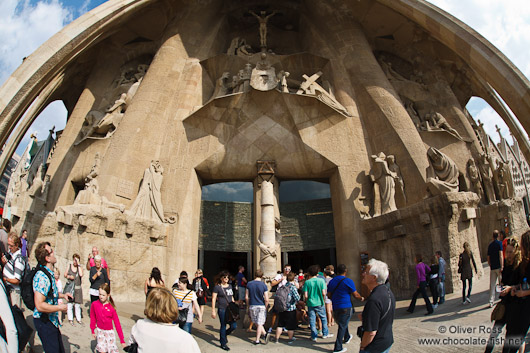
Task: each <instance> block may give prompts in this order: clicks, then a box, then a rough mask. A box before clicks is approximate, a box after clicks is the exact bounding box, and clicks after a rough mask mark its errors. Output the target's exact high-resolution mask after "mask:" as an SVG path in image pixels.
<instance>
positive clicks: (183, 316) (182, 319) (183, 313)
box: [177, 290, 191, 325]
mask: <svg viewBox="0 0 530 353" xmlns="http://www.w3.org/2000/svg"><path fill="white" fill-rule="evenodd" d="M190 293H191V290H190V291H189V292H188V293H186V295H185V296H184V298H182V303H183V304H184V299H186V297H187V296H188V294H190ZM177 302H178V301H177ZM188 311H189V308H184V309H179V316H178V318H177V324H179V325H183V324H185V323H186V321H187V320H188Z"/></svg>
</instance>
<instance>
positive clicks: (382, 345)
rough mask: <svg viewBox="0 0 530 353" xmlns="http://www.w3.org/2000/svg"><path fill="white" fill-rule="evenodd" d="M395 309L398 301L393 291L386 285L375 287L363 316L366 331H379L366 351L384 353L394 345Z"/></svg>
mask: <svg viewBox="0 0 530 353" xmlns="http://www.w3.org/2000/svg"><path fill="white" fill-rule="evenodd" d="M389 299H390V300H389ZM395 309H396V299H395V298H394V294H393V293H392V291H391V290H390V289H388V287H387V286H385V285H384V284H381V285H379V286H377V287H375V288H374V290H373V291H372V293H371V294H370V297H368V300H367V302H366V305H365V306H364V310H363V314H362V317H363V321H362V323H363V328H364V330H365V331H377V333H376V334H375V337H374V339H373V341H372V342H371V343H370V344H369V345H368V346H366V347H365V350H366V351H368V352H384V351H385V350H386V349H388V348H389V347H390V346H391V345H392V343H394V335H393V333H392V324H393V322H394V312H395Z"/></svg>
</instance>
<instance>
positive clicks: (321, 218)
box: [199, 199, 335, 252]
mask: <svg viewBox="0 0 530 353" xmlns="http://www.w3.org/2000/svg"><path fill="white" fill-rule="evenodd" d="M253 212H254V207H253V204H251V203H245V202H220V201H202V204H201V223H200V228H199V234H200V237H199V249H202V250H210V251H233V252H247V251H251V249H252V243H251V242H252V236H251V235H252V228H253V224H252V222H253V221H252V220H253V217H252V213H253ZM280 214H281V233H282V251H284V252H285V251H287V252H290V251H307V250H316V249H328V248H334V247H335V232H334V228H333V211H332V208H331V199H320V200H309V201H299V202H288V203H281V204H280Z"/></svg>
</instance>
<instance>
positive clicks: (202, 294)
mask: <svg viewBox="0 0 530 353" xmlns="http://www.w3.org/2000/svg"><path fill="white" fill-rule="evenodd" d="M192 288H193V290H194V291H195V293H197V302H198V303H199V307H200V308H201V316H204V306H205V305H206V301H207V298H208V292H209V291H210V284H209V283H208V280H207V279H206V277H204V275H203V273H202V270H201V269H200V268H199V269H197V271H195V278H194V279H193V283H192Z"/></svg>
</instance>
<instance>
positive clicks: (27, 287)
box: [20, 265, 53, 311]
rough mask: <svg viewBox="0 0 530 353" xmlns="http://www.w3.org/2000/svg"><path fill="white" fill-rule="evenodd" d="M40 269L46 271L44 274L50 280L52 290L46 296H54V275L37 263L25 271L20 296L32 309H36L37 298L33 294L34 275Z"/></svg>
mask: <svg viewBox="0 0 530 353" xmlns="http://www.w3.org/2000/svg"><path fill="white" fill-rule="evenodd" d="M38 271H42V272H44V274H45V275H46V276H47V277H48V279H49V280H50V290H49V291H48V294H47V295H46V298H51V297H53V285H52V283H53V282H52V276H51V275H50V273H49V272H48V271H46V269H44V268H43V267H42V266H41V265H37V266H35V267H33V268H32V269H31V270H30V271H24V272H25V273H24V276H23V277H22V281H21V282H20V296H21V297H22V301H23V302H24V304H25V305H26V307H27V308H28V309H29V310H31V311H33V310H35V298H34V296H33V277H35V275H36V274H37V272H38Z"/></svg>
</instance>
